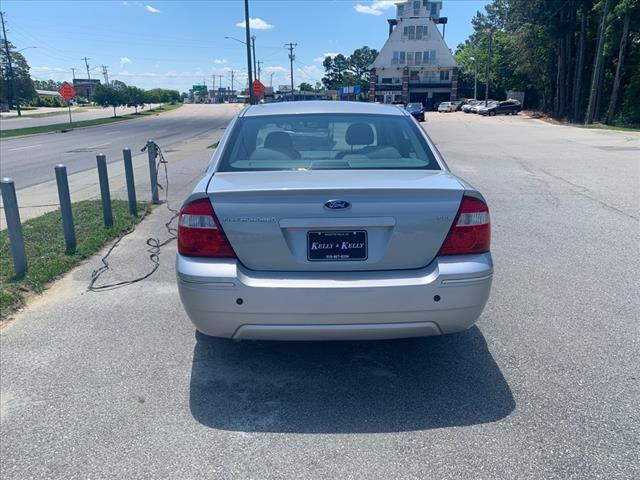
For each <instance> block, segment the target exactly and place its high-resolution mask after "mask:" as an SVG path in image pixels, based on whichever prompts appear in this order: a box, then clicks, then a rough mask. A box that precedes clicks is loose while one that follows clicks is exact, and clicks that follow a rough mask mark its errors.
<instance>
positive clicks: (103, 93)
mask: <svg viewBox="0 0 640 480" xmlns="http://www.w3.org/2000/svg"><path fill="white" fill-rule="evenodd" d="M93 101H94V102H95V103H97V104H98V105H100V106H102V107H113V116H114V117H116V116H117V114H116V107H119V106H120V105H124V104H125V103H126V102H127V98H126V90H123V89H116V88H113V87H107V86H105V85H102V84H100V85H98V86H97V87H96V89H95V91H94V92H93Z"/></svg>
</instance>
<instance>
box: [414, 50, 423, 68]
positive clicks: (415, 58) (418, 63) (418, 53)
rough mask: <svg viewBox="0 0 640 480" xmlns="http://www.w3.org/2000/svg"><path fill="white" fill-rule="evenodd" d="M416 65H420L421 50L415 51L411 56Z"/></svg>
mask: <svg viewBox="0 0 640 480" xmlns="http://www.w3.org/2000/svg"><path fill="white" fill-rule="evenodd" d="M413 59H414V61H415V62H416V65H422V52H416V53H415V55H414V56H413Z"/></svg>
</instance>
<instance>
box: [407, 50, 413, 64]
mask: <svg viewBox="0 0 640 480" xmlns="http://www.w3.org/2000/svg"><path fill="white" fill-rule="evenodd" d="M407 65H413V52H407Z"/></svg>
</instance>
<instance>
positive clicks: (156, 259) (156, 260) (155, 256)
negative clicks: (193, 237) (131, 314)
mask: <svg viewBox="0 0 640 480" xmlns="http://www.w3.org/2000/svg"><path fill="white" fill-rule="evenodd" d="M146 149H147V146H146V145H145V146H144V147H143V148H142V150H141V151H142V152H144V151H145V150H146ZM156 158H157V163H156V185H157V187H158V188H159V189H160V190H164V197H165V202H164V203H165V206H166V207H167V210H169V211H170V212H171V213H172V214H173V215H172V216H171V218H170V219H169V221H168V222H166V223H165V224H164V226H165V228H166V229H167V232H168V233H169V237H168V238H166V239H165V240H163V241H160V239H159V238H157V237H155V238H154V237H150V238H147V242H146V243H147V246H148V247H149V248H148V249H147V252H148V253H149V260H151V263H152V264H153V266H152V267H151V270H150V271H149V272H147V273H145V274H144V275H142V276H140V277H136V278H134V279H131V280H123V281H122V282H116V283H107V284H103V285H96V282H97V281H98V279H99V278H100V275H102V274H103V273H104V272H106V271H107V270H109V268H110V266H109V262H107V259H108V258H109V255H111V252H113V250H114V249H115V248H116V247H117V246H118V244H119V243H120V241H121V240H122V239H123V238H124V237H126V236H127V235H129V234H130V233H133V232H134V231H135V229H136V226H135V225H133V226H132V227H131V229H129V230H128V231H127V232H125V233H123V234H122V235H120V236H119V237H118V239H117V240H116V241H115V242H114V244H113V245H111V247H110V248H109V250H107V253H106V254H105V255H104V256H103V257H102V259H101V262H102V266H101V267H100V268H98V269H96V270H94V271H93V272H92V273H91V281H90V282H89V287H88V290H89V291H91V292H101V291H105V290H113V289H116V288H120V287H125V286H127V285H133V284H134V283H138V282H141V281H142V280H146V279H147V278H149V277H150V276H151V275H153V274H154V273H155V272H156V270H158V268H159V267H160V249H161V248H162V247H164V246H165V245H167V244H168V243H170V242H172V241H173V240H175V239H176V238H177V235H178V230H177V228H176V227H174V226H172V223H173V221H174V220H175V219H176V218H178V215H180V212H179V211H177V210H175V209H174V208H171V205H170V203H169V171H168V169H167V160H166V159H165V158H164V154H163V153H162V150H161V149H160V147H159V146H158V145H157V144H156ZM160 166H162V167H163V169H164V176H165V186H164V187H163V186H162V185H161V184H160V183H159V182H158V175H159V172H160ZM148 214H149V210H146V209H145V211H144V213H143V214H142V217H141V218H140V221H142V220H143V219H144V218H145V217H146V216H147V215H148Z"/></svg>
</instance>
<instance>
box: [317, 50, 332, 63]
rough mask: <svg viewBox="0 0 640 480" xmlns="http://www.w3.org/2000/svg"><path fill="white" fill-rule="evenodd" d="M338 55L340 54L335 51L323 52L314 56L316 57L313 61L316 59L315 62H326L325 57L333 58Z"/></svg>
mask: <svg viewBox="0 0 640 480" xmlns="http://www.w3.org/2000/svg"><path fill="white" fill-rule="evenodd" d="M336 55H338V54H337V53H335V52H327V53H323V54H322V56H321V57H316V58H314V59H313V61H314V62H319V63H322V62H324V59H325V58H327V57H331V58H333V57H335V56H336Z"/></svg>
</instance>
